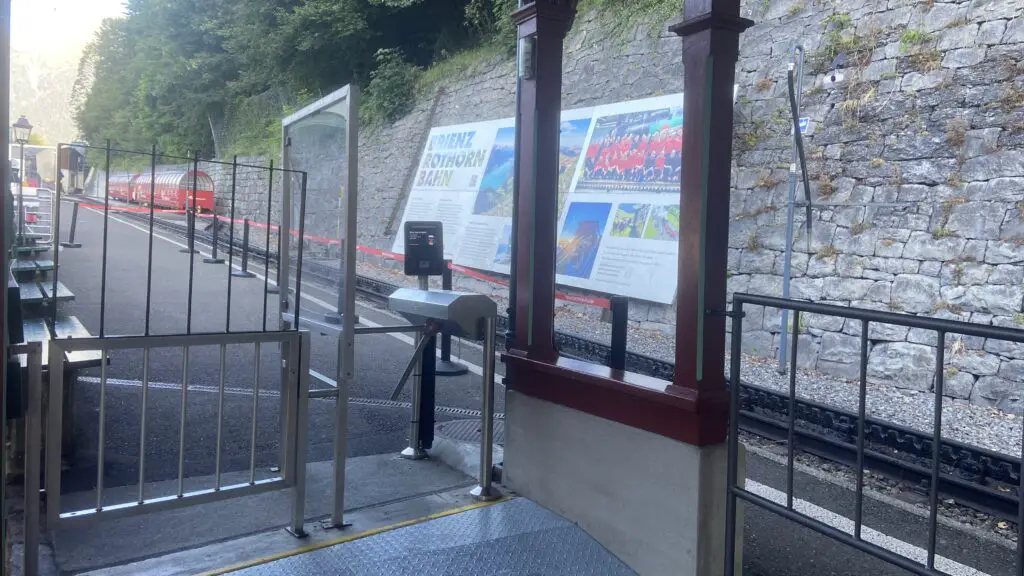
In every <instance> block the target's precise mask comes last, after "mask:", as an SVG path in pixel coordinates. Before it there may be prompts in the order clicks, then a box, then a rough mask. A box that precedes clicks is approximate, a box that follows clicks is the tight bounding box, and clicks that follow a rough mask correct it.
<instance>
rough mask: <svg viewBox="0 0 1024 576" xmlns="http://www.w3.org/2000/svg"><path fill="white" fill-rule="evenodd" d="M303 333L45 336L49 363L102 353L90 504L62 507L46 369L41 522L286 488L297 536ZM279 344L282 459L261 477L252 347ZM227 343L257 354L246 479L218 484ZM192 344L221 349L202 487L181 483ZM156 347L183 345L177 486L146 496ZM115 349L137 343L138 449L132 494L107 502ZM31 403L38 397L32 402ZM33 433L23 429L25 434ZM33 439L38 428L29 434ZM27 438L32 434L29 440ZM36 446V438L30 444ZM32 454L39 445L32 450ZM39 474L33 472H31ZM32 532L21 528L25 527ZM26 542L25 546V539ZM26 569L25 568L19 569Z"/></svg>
mask: <svg viewBox="0 0 1024 576" xmlns="http://www.w3.org/2000/svg"><path fill="white" fill-rule="evenodd" d="M309 338H310V336H309V333H308V332H305V331H276V332H236V333H230V334H224V333H215V334H177V335H166V336H163V335H161V336H112V337H111V336H108V337H104V338H74V339H54V340H51V341H50V348H49V365H50V366H60V365H61V363H62V362H63V358H64V355H65V354H66V353H68V352H76V351H99V352H100V353H101V367H100V382H99V386H100V390H99V442H98V446H97V456H96V466H97V473H96V503H95V506H90V507H88V508H82V509H79V510H71V511H68V512H61V427H62V425H63V414H62V411H63V394H64V374H63V371H62V370H50V379H49V380H50V383H49V385H50V388H49V410H48V413H47V423H48V427H47V434H46V476H45V477H46V494H47V526H48V528H49V529H51V530H53V529H56V528H58V527H62V526H64V525H67V524H70V523H75V522H82V521H89V520H96V519H99V518H101V517H102V518H111V517H123V516H131V515H136V514H143V513H148V512H152V511H157V510H164V509H171V508H181V507H185V506H192V505H195V504H201V503H204V502H211V501H215V500H224V499H228V498H235V497H239V496H246V495H250V494H254V493H260V492H266V491H271V490H279V489H283V488H291V489H292V490H293V498H292V516H291V519H290V520H289V524H288V529H289V531H290V532H292V533H293V534H295V535H302V534H303V533H304V531H303V519H304V501H305V474H306V462H305V454H306V450H305V448H306V436H307V428H308V401H309V349H310V346H309V344H310V340H309ZM268 344H270V345H273V344H279V345H280V346H281V347H282V358H283V364H284V366H283V370H282V377H283V378H284V382H283V386H282V398H283V402H284V407H283V421H282V424H281V428H282V434H283V438H284V440H283V442H282V444H281V451H282V453H283V461H284V466H283V467H282V469H281V470H282V473H281V475H279V476H275V477H272V478H267V479H257V478H256V450H257V446H256V435H257V430H258V428H259V425H258V422H259V420H258V416H257V415H258V409H259V386H258V382H259V379H260V362H259V358H260V356H259V354H260V347H261V346H262V345H268ZM229 345H252V346H253V347H254V352H255V354H256V356H255V357H256V359H257V360H256V361H255V362H254V368H253V372H254V373H253V378H254V380H253V391H252V423H251V430H250V434H251V436H250V443H251V446H250V450H251V454H250V459H249V479H248V481H246V482H241V483H236V484H231V485H224V484H222V476H223V471H222V466H221V461H222V454H221V446H222V443H223V442H222V440H223V437H222V436H223V427H224V397H225V350H226V347H227V346H229ZM196 346H218V347H219V349H220V355H219V357H220V365H219V386H218V388H219V390H218V401H217V406H218V407H217V436H216V438H217V440H216V442H217V445H216V450H215V451H216V457H215V458H216V473H215V485H214V487H213V488H209V489H203V490H191V491H186V489H185V453H186V450H187V446H186V443H185V433H186V426H185V422H186V416H187V412H188V398H189V369H188V357H189V349H190V348H192V347H196ZM157 349H181V350H182V364H183V367H182V368H183V370H182V381H181V407H180V410H181V412H180V414H181V427H180V430H179V438H178V476H177V490H176V492H175V493H174V494H171V495H168V496H159V497H148V496H147V495H146V482H145V469H146V467H145V464H146V437H147V435H146V417H145V415H146V404H147V402H148V391H149V384H150V365H149V364H150V362H149V358H150V351H152V350H157ZM115 350H142V351H143V367H142V374H143V379H142V406H141V414H142V418H141V420H140V424H139V439H140V441H139V453H138V465H139V466H138V471H139V472H138V474H139V479H138V494H137V496H136V497H135V498H133V499H131V500H129V501H124V502H116V503H113V504H107V503H105V501H104V451H105V437H104V431H105V425H104V419H105V412H106V394H105V392H106V390H107V365H108V357H109V354H110V353H111V352H112V351H115ZM37 405H38V404H37ZM31 438H32V437H31V436H30V439H31ZM35 438H36V440H35V441H36V442H38V441H39V440H38V434H37V435H36V437H35ZM30 441H31V440H30ZM37 446H38V444H37ZM35 454H37V455H38V450H36V451H35ZM37 477H38V475H37ZM37 532H38V531H37V530H36V531H32V530H27V532H26V533H27V534H29V533H33V534H34V533H37ZM26 548H28V546H26ZM26 573H28V572H26Z"/></svg>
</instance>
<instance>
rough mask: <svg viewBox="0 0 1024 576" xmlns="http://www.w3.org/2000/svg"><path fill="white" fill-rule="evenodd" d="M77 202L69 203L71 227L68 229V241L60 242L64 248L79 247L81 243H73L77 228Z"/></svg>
mask: <svg viewBox="0 0 1024 576" xmlns="http://www.w3.org/2000/svg"><path fill="white" fill-rule="evenodd" d="M78 204H79V203H78V202H73V203H72V204H71V227H70V228H71V229H70V230H68V241H67V242H63V243H61V246H63V247H65V248H81V247H82V245H81V244H76V243H75V232H76V231H77V230H78Z"/></svg>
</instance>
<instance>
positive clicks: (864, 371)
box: [853, 320, 870, 540]
mask: <svg viewBox="0 0 1024 576" xmlns="http://www.w3.org/2000/svg"><path fill="white" fill-rule="evenodd" d="M869 329H870V325H869V323H868V321H867V320H861V323H860V398H859V399H858V401H857V502H856V508H855V510H854V517H853V537H854V538H856V539H858V540H860V530H861V525H862V524H863V520H864V430H865V421H864V420H865V418H866V413H867V396H868V331H869Z"/></svg>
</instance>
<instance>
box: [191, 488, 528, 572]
mask: <svg viewBox="0 0 1024 576" xmlns="http://www.w3.org/2000/svg"><path fill="white" fill-rule="evenodd" d="M508 500H511V497H509V496H504V497H502V498H499V499H497V500H492V501H490V502H474V503H473V504H467V505H466V506H459V507H457V508H450V509H448V510H443V511H441V512H435V513H433V514H428V515H426V516H421V517H419V518H413V519H411V520H403V521H401V522H395V523H394V524H388V525H387V526H380V527H377V528H371V529H369V530H364V531H362V532H356V533H355V534H348V535H345V536H339V537H337V538H334V539H331V540H325V541H323V542H317V543H316V544H310V545H308V546H301V547H299V548H294V549H292V550H286V551H284V552H279V553H277V554H271V555H270V556H265V557H263V558H257V559H256V560H248V561H246V562H239V563H238V564H234V565H231V566H228V567H226V568H217V569H216V570H211V571H209V572H200V573H199V574H197V575H196V576H222V575H223V574H230V573H231V572H237V571H239V570H245V569H246V568H252V567H253V566H259V565H261V564H269V563H271V562H276V561H278V560H283V559H285V558H291V557H292V556H298V555H300V554H306V553H309V552H314V551H316V550H322V549H324V548H330V547H331V546H337V545H338V544H345V543H347V542H352V541H355V540H359V539H362V538H366V537H369V536H375V535H377V534H383V533H384V532H390V531H392V530H397V529H399V528H405V527H407V526H413V525H415V524H421V523H423V522H428V521H430V520H436V519H438V518H444V517H445V516H454V515H455V514H460V513H462V512H468V511H470V510H476V509H478V508H486V507H488V506H493V505H495V504H500V503H502V502H507V501H508Z"/></svg>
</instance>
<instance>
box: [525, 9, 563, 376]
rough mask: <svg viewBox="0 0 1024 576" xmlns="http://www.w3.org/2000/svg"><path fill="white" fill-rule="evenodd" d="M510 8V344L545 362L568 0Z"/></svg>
mask: <svg viewBox="0 0 1024 576" xmlns="http://www.w3.org/2000/svg"><path fill="white" fill-rule="evenodd" d="M520 4H521V5H522V4H525V6H522V7H520V8H519V9H518V10H516V12H514V13H513V14H512V18H513V21H514V22H515V23H516V25H517V26H518V29H519V34H518V37H519V49H518V50H517V52H518V54H519V58H518V66H517V68H518V70H517V73H518V74H519V98H518V110H517V111H516V139H517V142H516V150H517V153H518V155H519V157H518V173H517V175H516V176H517V184H518V186H519V189H518V202H517V206H516V229H515V231H514V233H515V235H516V250H515V259H516V267H515V268H516V273H515V283H516V290H515V299H516V301H515V306H516V310H515V338H516V341H515V348H516V350H517V353H519V354H523V353H525V354H526V355H527V356H528V357H530V358H533V359H536V360H541V361H545V362H550V361H553V360H554V359H555V357H556V354H555V344H554V314H555V238H556V230H555V228H556V227H557V225H558V136H559V124H560V115H561V108H562V43H563V40H564V39H565V35H566V33H567V32H568V31H569V27H570V25H571V23H572V18H573V16H574V15H575V12H576V2H575V1H573V0H540V1H537V2H531V3H528V4H526V3H525V2H522V1H521V2H520Z"/></svg>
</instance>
